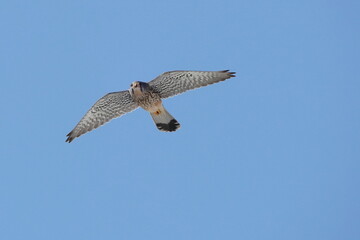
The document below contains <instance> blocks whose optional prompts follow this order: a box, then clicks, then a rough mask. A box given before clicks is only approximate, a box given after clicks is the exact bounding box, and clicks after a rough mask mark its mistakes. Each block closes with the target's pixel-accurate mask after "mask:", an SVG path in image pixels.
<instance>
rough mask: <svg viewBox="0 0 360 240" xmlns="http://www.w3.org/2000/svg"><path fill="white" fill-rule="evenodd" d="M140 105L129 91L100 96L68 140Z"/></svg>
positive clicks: (69, 135)
mask: <svg viewBox="0 0 360 240" xmlns="http://www.w3.org/2000/svg"><path fill="white" fill-rule="evenodd" d="M137 107H138V105H137V104H136V103H135V102H134V101H133V99H132V97H131V95H130V93H129V91H127V90H126V91H121V92H113V93H108V94H106V95H105V96H104V97H102V98H100V99H99V100H98V101H97V102H96V103H95V104H94V106H92V107H91V108H90V110H89V111H88V112H87V113H86V114H85V116H84V117H83V118H82V119H81V120H80V122H79V123H78V124H77V125H76V127H75V128H74V129H73V130H72V131H71V132H70V133H69V134H68V135H67V137H68V138H67V139H66V142H69V143H70V142H71V141H72V140H74V138H77V137H79V136H81V135H83V134H84V133H87V132H89V131H91V130H93V129H95V128H97V127H99V126H101V125H103V124H104V123H106V122H108V121H110V120H111V119H113V118H116V117H120V116H121V115H124V114H125V113H128V112H131V111H133V110H135V109H136V108H137Z"/></svg>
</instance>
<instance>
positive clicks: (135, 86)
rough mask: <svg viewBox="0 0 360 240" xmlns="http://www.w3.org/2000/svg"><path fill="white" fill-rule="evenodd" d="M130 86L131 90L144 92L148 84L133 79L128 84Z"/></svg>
mask: <svg viewBox="0 0 360 240" xmlns="http://www.w3.org/2000/svg"><path fill="white" fill-rule="evenodd" d="M130 87H131V90H132V91H140V92H144V91H145V90H146V89H147V88H148V84H147V83H145V82H139V81H135V82H133V83H131V84H130Z"/></svg>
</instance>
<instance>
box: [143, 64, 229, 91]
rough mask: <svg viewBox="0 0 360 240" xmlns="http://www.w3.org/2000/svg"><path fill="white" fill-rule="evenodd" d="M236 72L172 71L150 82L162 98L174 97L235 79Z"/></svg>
mask: <svg viewBox="0 0 360 240" xmlns="http://www.w3.org/2000/svg"><path fill="white" fill-rule="evenodd" d="M234 74H235V72H229V70H224V71H171V72H165V73H163V74H161V75H160V76H158V77H157V78H155V79H154V80H152V81H150V82H149V85H150V86H151V87H152V88H153V89H154V90H155V91H156V92H158V93H160V96H161V98H168V97H173V96H175V95H177V94H180V93H183V92H185V91H188V90H191V89H195V88H199V87H204V86H207V85H209V84H213V83H217V82H220V81H224V80H226V79H228V78H231V77H235V75H234Z"/></svg>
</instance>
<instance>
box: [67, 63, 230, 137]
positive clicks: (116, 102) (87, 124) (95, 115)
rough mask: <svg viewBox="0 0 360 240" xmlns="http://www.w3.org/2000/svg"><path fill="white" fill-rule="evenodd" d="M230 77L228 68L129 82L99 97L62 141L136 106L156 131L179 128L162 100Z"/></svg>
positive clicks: (180, 73) (177, 73) (169, 74)
mask: <svg viewBox="0 0 360 240" xmlns="http://www.w3.org/2000/svg"><path fill="white" fill-rule="evenodd" d="M231 77H235V72H229V70H225V71H171V72H165V73H163V74H161V75H160V76H158V77H156V78H155V79H154V80H152V81H150V82H148V83H146V82H140V81H136V82H133V83H132V84H131V85H130V89H129V90H126V91H120V92H113V93H108V94H106V95H105V96H104V97H102V98H100V99H99V100H98V101H97V102H96V103H95V104H94V105H93V106H92V107H91V108H90V110H89V111H88V112H87V113H86V114H85V116H84V117H83V118H82V119H81V120H80V122H79V123H78V124H77V125H76V126H75V128H74V129H73V130H72V131H71V132H70V133H69V134H68V135H67V137H68V138H67V139H66V142H69V143H70V142H71V141H72V140H74V138H77V137H79V136H81V135H82V134H84V133H87V132H89V131H91V130H93V129H95V128H97V127H99V126H101V125H103V124H104V123H106V122H108V121H110V120H111V119H113V118H116V117H120V116H121V115H124V114H125V113H128V112H131V111H133V110H135V109H136V108H138V107H141V108H143V109H145V110H146V111H148V112H149V113H150V115H151V117H152V118H153V120H154V122H155V124H156V126H157V128H158V129H159V130H160V131H164V132H174V131H176V130H177V129H179V128H180V124H179V123H178V121H177V120H176V119H175V118H174V117H173V116H172V115H171V114H170V113H168V111H166V109H165V108H164V106H163V104H162V99H164V98H168V97H173V96H175V95H177V94H180V93H183V92H185V91H187V90H191V89H195V88H199V87H204V86H207V85H209V84H213V83H217V82H220V81H224V80H226V79H228V78H231Z"/></svg>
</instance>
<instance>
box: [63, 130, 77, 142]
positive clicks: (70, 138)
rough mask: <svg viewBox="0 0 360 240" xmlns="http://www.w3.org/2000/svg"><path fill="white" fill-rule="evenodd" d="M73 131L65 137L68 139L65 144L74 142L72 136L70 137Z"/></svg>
mask: <svg viewBox="0 0 360 240" xmlns="http://www.w3.org/2000/svg"><path fill="white" fill-rule="evenodd" d="M72 133H73V131H71V132H69V134H68V135H66V136H67V137H68V138H67V139H66V140H65V142H68V143H71V142H72V140H74V138H75V137H74V136H72Z"/></svg>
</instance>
